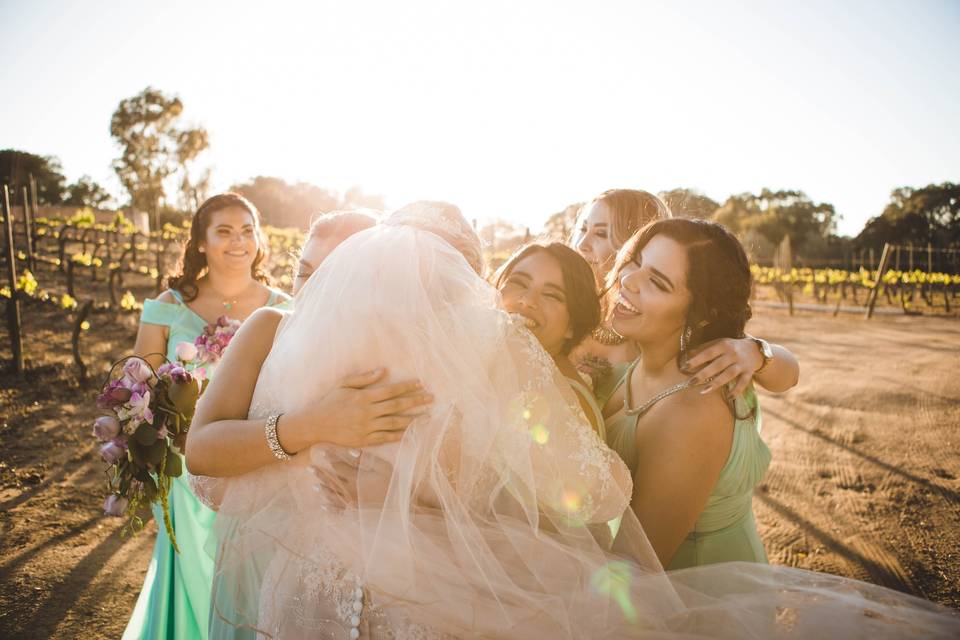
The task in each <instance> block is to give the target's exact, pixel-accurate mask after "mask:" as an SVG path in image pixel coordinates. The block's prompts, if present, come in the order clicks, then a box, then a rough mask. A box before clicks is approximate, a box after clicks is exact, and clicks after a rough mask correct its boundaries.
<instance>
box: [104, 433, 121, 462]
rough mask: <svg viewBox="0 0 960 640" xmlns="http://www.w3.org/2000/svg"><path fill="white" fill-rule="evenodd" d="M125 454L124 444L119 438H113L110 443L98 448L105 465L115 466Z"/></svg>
mask: <svg viewBox="0 0 960 640" xmlns="http://www.w3.org/2000/svg"><path fill="white" fill-rule="evenodd" d="M126 453H127V447H126V443H125V442H123V441H122V440H121V439H120V438H114V439H113V440H111V441H110V442H108V443H106V444H105V445H103V446H102V447H100V457H101V458H103V461H104V462H106V463H107V464H117V463H118V462H119V461H120V458H122V457H123V456H124V455H126Z"/></svg>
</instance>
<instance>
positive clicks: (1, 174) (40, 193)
mask: <svg viewBox="0 0 960 640" xmlns="http://www.w3.org/2000/svg"><path fill="white" fill-rule="evenodd" d="M30 176H33V179H34V180H35V181H36V183H37V200H38V201H39V202H40V203H41V204H60V203H61V202H62V201H63V192H64V185H65V184H66V182H67V179H66V178H65V177H64V175H63V168H62V167H61V166H60V160H59V159H58V158H57V157H56V156H38V155H35V154H32V153H28V152H26V151H18V150H16V149H4V150H2V151H0V184H5V185H7V186H9V187H10V203H11V204H20V203H21V200H22V197H21V192H22V189H23V187H27V188H28V189H29V188H30Z"/></svg>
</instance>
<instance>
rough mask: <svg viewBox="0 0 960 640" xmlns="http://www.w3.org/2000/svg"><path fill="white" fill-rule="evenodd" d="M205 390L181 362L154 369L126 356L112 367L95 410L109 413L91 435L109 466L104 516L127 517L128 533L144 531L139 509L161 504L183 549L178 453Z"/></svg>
mask: <svg viewBox="0 0 960 640" xmlns="http://www.w3.org/2000/svg"><path fill="white" fill-rule="evenodd" d="M188 344H189V343H188ZM118 370H119V371H120V375H117V371H118ZM205 386H206V381H205V380H201V379H200V378H199V377H198V376H194V375H193V374H192V373H191V372H190V371H188V370H187V369H186V368H185V367H184V366H183V365H182V364H181V363H179V362H177V363H173V362H167V363H165V364H163V365H161V366H160V367H159V368H157V369H154V368H153V367H151V366H150V364H149V363H148V362H147V361H146V360H144V359H143V358H138V357H136V356H127V357H126V358H123V359H121V360H120V361H118V362H116V363H115V364H114V365H113V367H112V368H111V369H110V373H109V374H108V376H107V381H106V382H105V383H104V385H103V388H102V389H101V392H100V395H99V396H98V397H97V406H99V407H100V408H101V409H104V410H106V411H108V412H109V413H108V414H107V415H104V416H101V417H100V418H98V419H97V420H96V421H95V422H94V424H93V435H94V437H96V438H97V439H98V440H99V441H100V442H101V443H102V444H101V446H100V456H101V457H102V458H103V460H104V462H107V463H108V464H109V465H110V467H109V468H108V469H107V485H108V490H109V495H108V496H107V499H106V501H105V502H104V505H103V508H104V512H105V513H106V514H107V515H115V516H125V517H127V519H128V521H127V524H126V525H124V528H123V533H124V534H129V533H133V532H136V531H139V530H140V529H142V528H143V520H142V519H141V518H140V516H139V515H138V511H139V510H140V508H141V507H143V506H145V505H147V504H150V503H153V502H158V501H159V502H160V504H161V505H162V506H163V523H164V526H165V527H166V530H167V535H168V536H170V541H171V542H172V543H173V547H174V549H177V551H179V549H178V548H177V540H176V536H175V535H174V533H173V526H172V523H171V521H170V509H169V503H168V496H169V492H170V483H171V481H172V479H173V478H176V477H177V476H179V475H181V474H182V473H183V463H182V461H181V457H180V455H179V454H180V451H182V449H183V445H184V442H185V441H186V436H187V430H188V429H189V428H190V421H191V420H192V419H193V412H194V408H195V407H196V403H197V398H198V397H199V396H200V393H201V392H202V391H203V389H204V388H205Z"/></svg>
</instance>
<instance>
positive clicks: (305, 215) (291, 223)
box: [230, 176, 341, 229]
mask: <svg viewBox="0 0 960 640" xmlns="http://www.w3.org/2000/svg"><path fill="white" fill-rule="evenodd" d="M230 189H231V191H236V192H237V193H240V194H242V195H244V196H245V197H247V198H248V199H249V200H250V201H251V202H253V204H255V205H256V207H257V209H259V210H260V214H261V215H262V216H263V219H264V222H266V223H267V224H271V225H274V226H277V227H300V228H301V229H305V228H306V227H307V225H308V224H309V223H310V218H311V217H312V216H313V215H314V214H317V213H323V212H327V211H333V210H335V209H338V208H340V206H341V203H340V199H339V198H338V197H337V194H336V193H334V192H331V191H327V190H326V189H321V188H320V187H318V186H316V185H312V184H310V183H307V182H299V183H297V184H288V183H287V182H286V181H285V180H283V179H282V178H275V177H270V176H257V177H255V178H252V179H251V180H249V181H247V182H244V183H241V184H235V185H233V186H232V187H231V188H230Z"/></svg>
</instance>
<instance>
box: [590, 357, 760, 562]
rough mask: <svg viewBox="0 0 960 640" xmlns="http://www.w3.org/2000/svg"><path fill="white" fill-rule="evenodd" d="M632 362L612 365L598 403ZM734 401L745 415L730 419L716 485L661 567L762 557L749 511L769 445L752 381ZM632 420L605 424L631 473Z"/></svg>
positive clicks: (624, 375)
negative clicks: (763, 434) (730, 432)
mask: <svg viewBox="0 0 960 640" xmlns="http://www.w3.org/2000/svg"><path fill="white" fill-rule="evenodd" d="M638 362H640V360H639V359H638V360H635V361H634V362H632V363H631V364H629V365H621V366H620V367H616V368H615V369H614V370H613V372H611V374H610V376H608V377H607V378H605V379H604V380H602V381H601V382H600V384H599V385H598V388H597V397H598V399H599V403H600V405H601V406H603V405H606V403H607V401H608V400H609V399H610V397H611V396H612V395H613V394H614V392H616V390H617V389H618V388H620V386H621V385H623V384H624V383H625V382H626V381H627V380H628V379H629V377H630V374H631V373H632V372H633V369H634V367H636V366H637V363H638ZM735 402H736V410H737V414H738V416H748V417H746V418H743V419H740V418H738V419H737V420H736V422H735V424H734V428H733V442H732V444H731V446H730V455H729V456H728V457H727V461H726V463H725V464H724V466H723V468H722V469H721V470H720V477H719V478H717V484H716V485H715V486H714V487H713V491H712V492H711V493H710V497H709V498H708V499H707V504H706V506H705V507H704V508H703V512H702V513H701V514H700V516H699V517H698V518H697V522H696V524H694V527H693V531H691V532H690V533H689V534H688V535H687V537H686V539H685V540H684V541H683V543H682V544H681V545H680V548H679V549H677V552H676V553H675V554H674V556H673V558H672V559H671V560H670V563H669V564H668V565H667V566H666V567H665V569H666V570H668V571H671V570H674V569H683V568H686V567H695V566H699V565H704V564H714V563H717V562H735V561H745V562H762V563H766V562H767V554H766V552H765V551H764V549H763V542H762V541H761V540H760V534H759V533H758V532H757V524H756V521H755V520H754V516H753V490H754V488H755V487H756V486H757V485H758V484H759V483H760V481H761V480H762V479H763V476H764V474H765V473H766V471H767V468H768V467H769V466H770V458H771V456H770V449H769V448H767V445H766V443H764V441H763V440H762V439H761V438H760V420H761V419H760V405H759V403H758V402H757V395H756V392H755V391H754V390H753V386H752V385H751V386H750V387H749V388H748V389H747V391H746V393H744V395H743V396H741V397H739V398H737V399H736V401H735ZM751 412H752V413H751ZM636 425H637V418H636V417H635V416H624V415H622V416H620V417H618V418H616V419H614V420H610V421H608V422H607V425H606V428H607V445H608V446H609V447H610V448H611V449H613V450H614V451H616V452H617V453H618V454H619V455H620V457H621V458H623V461H624V462H625V463H626V464H627V466H628V467H629V468H630V470H631V472H633V473H636V470H637V447H636Z"/></svg>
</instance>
